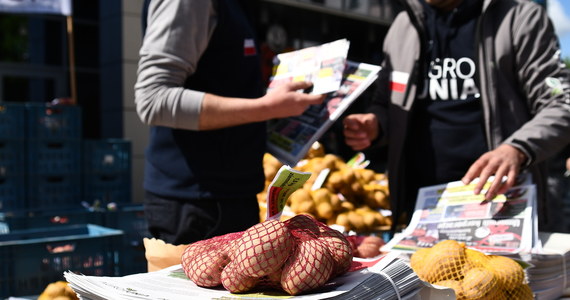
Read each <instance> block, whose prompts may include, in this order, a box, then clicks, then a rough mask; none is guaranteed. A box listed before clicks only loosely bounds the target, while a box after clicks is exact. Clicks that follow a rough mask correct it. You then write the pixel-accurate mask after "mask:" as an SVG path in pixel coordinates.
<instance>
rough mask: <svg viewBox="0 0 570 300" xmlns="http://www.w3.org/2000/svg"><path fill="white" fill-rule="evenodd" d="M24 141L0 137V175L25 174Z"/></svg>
mask: <svg viewBox="0 0 570 300" xmlns="http://www.w3.org/2000/svg"><path fill="white" fill-rule="evenodd" d="M26 171H27V170H26V142H25V140H22V139H0V177H4V176H15V175H24V174H26Z"/></svg>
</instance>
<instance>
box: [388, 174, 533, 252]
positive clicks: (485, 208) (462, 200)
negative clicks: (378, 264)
mask: <svg viewBox="0 0 570 300" xmlns="http://www.w3.org/2000/svg"><path fill="white" fill-rule="evenodd" d="M489 185H490V182H487V183H486V185H485V188H484V189H485V190H486V189H487V188H488V186H489ZM474 187H475V183H471V184H468V185H464V184H463V183H462V182H461V181H456V182H450V183H448V184H441V185H435V186H429V187H424V188H421V189H420V190H419V192H418V200H417V202H416V208H415V212H414V214H413V216H412V219H411V221H410V224H409V226H408V227H407V228H406V229H405V230H404V232H402V233H401V234H398V235H396V236H395V237H394V238H393V239H392V240H391V241H390V242H388V243H387V244H386V245H385V247H383V250H385V251H390V250H400V251H404V252H414V251H415V250H417V249H419V248H428V247H432V246H433V245H435V244H437V243H438V242H439V241H443V240H448V239H452V240H456V241H459V242H464V243H465V245H466V246H467V247H469V248H474V249H478V250H480V251H482V252H485V253H494V254H509V253H519V252H520V251H528V250H530V249H531V248H532V247H533V241H534V239H533V235H534V234H533V228H534V224H533V217H532V216H533V211H534V207H535V204H534V203H535V201H536V190H535V185H532V184H526V185H518V186H515V187H513V188H511V189H510V190H509V191H507V192H506V193H505V194H502V195H498V196H497V197H495V198H494V199H493V200H492V201H485V199H484V193H481V194H479V195H475V194H474V192H473V190H474Z"/></svg>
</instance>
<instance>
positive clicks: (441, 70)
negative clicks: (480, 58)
mask: <svg viewBox="0 0 570 300" xmlns="http://www.w3.org/2000/svg"><path fill="white" fill-rule="evenodd" d="M475 69H476V67H475V62H473V60H472V59H470V58H468V57H462V58H460V59H457V60H456V59H455V58H444V59H443V60H442V59H439V58H438V59H435V60H434V61H432V62H431V63H430V69H429V72H428V78H426V84H425V85H424V90H423V91H422V93H421V95H420V98H429V99H431V100H444V101H445V100H465V99H467V98H469V97H471V96H474V97H475V98H479V97H480V94H479V88H478V87H477V86H476V85H475V79H474V75H475Z"/></svg>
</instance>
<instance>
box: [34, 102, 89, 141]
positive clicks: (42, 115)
mask: <svg viewBox="0 0 570 300" xmlns="http://www.w3.org/2000/svg"><path fill="white" fill-rule="evenodd" d="M26 116H27V117H26V119H27V123H28V127H27V137H28V138H33V139H38V138H65V139H67V138H81V136H82V125H83V124H82V117H81V108H80V107H79V106H75V105H51V104H47V103H27V104H26Z"/></svg>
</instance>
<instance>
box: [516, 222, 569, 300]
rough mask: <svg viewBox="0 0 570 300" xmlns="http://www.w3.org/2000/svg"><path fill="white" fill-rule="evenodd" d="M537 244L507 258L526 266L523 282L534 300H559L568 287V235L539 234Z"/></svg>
mask: <svg viewBox="0 0 570 300" xmlns="http://www.w3.org/2000/svg"><path fill="white" fill-rule="evenodd" d="M538 236H539V239H540V244H541V245H538V246H537V247H536V248H535V249H533V251H532V252H530V253H524V252H521V253H519V254H515V255H511V256H510V257H512V258H514V259H517V260H521V261H523V262H525V263H527V264H529V265H530V266H529V267H527V268H526V274H527V277H528V278H527V279H528V282H529V285H530V287H531V288H532V291H533V292H534V295H535V299H541V300H542V299H545V300H549V299H559V298H560V297H561V296H563V295H564V294H565V293H568V288H569V287H570V234H565V233H547V232H539V234H538Z"/></svg>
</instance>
